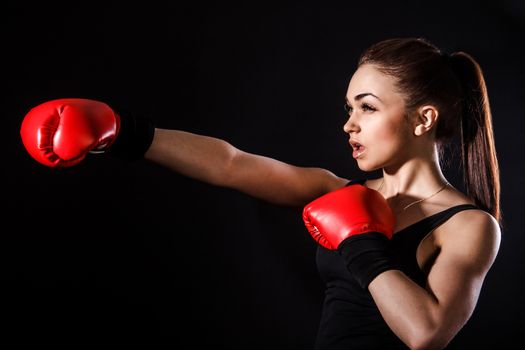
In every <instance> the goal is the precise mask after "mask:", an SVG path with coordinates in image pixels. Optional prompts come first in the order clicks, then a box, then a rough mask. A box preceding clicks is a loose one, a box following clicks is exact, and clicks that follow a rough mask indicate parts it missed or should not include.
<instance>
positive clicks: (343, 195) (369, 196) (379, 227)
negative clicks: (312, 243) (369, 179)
mask: <svg viewBox="0 0 525 350" xmlns="http://www.w3.org/2000/svg"><path fill="white" fill-rule="evenodd" d="M303 220H304V224H305V226H306V228H307V229H308V231H309V232H310V234H311V235H312V237H313V238H314V239H315V240H316V241H317V242H319V244H320V245H322V246H323V247H325V248H327V249H331V250H336V249H337V248H338V247H339V245H340V244H341V242H343V241H344V240H345V239H346V238H348V237H351V236H354V235H358V234H361V233H366V232H380V233H382V234H384V235H385V236H386V237H387V238H388V239H390V238H392V233H393V229H394V225H395V217H394V214H393V213H392V210H391V209H390V206H389V205H388V203H387V201H386V200H385V199H384V197H383V196H382V195H381V194H380V193H379V192H377V191H375V190H372V189H370V188H368V187H366V186H363V185H359V184H353V185H350V186H346V187H343V188H340V189H338V190H335V191H333V192H330V193H327V194H325V195H324V196H321V197H319V198H317V199H315V200H314V201H313V202H311V203H310V204H308V205H307V206H306V207H304V210H303Z"/></svg>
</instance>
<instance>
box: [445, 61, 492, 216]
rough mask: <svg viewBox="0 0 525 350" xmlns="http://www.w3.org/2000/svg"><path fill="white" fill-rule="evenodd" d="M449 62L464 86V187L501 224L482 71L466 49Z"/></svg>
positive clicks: (462, 131)
mask: <svg viewBox="0 0 525 350" xmlns="http://www.w3.org/2000/svg"><path fill="white" fill-rule="evenodd" d="M448 63H449V65H450V67H451V68H452V71H453V72H454V73H455V74H456V76H457V77H458V79H459V81H460V83H461V86H462V90H463V94H462V95H463V96H462V97H463V98H462V100H461V101H462V102H461V104H462V105H461V123H460V130H461V162H462V165H463V181H464V184H465V191H466V194H467V196H469V197H470V198H472V199H473V200H474V201H475V203H476V205H477V206H478V207H480V208H481V209H483V210H485V211H487V212H489V213H491V214H492V215H493V216H494V218H496V220H497V221H498V223H499V224H500V226H502V214H501V208H500V180H499V166H498V159H497V156H496V148H495V143H494V132H493V128H492V114H491V111H490V105H489V98H488V94H487V86H486V84H485V79H484V78H483V72H482V70H481V67H480V66H479V64H478V63H477V62H476V60H475V59H474V58H472V56H470V55H469V54H467V53H465V52H457V53H454V54H452V55H450V56H448Z"/></svg>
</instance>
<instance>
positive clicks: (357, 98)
mask: <svg viewBox="0 0 525 350" xmlns="http://www.w3.org/2000/svg"><path fill="white" fill-rule="evenodd" d="M368 95H370V96H373V97H375V98H377V99H378V100H379V101H381V99H380V98H379V97H377V96H376V95H374V94H373V93H371V92H364V93H362V94H359V95H356V96H355V97H354V100H356V101H359V100H361V99H362V98H363V97H365V96H368ZM345 100H346V102H350V101H348V98H347V97H346V96H345ZM381 102H383V101H381Z"/></svg>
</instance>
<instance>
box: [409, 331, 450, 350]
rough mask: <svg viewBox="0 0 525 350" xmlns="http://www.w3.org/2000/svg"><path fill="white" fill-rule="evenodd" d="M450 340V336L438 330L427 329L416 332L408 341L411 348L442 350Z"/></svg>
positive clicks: (414, 349) (417, 349)
mask: <svg viewBox="0 0 525 350" xmlns="http://www.w3.org/2000/svg"><path fill="white" fill-rule="evenodd" d="M449 342H450V338H449V337H446V336H445V335H444V334H442V333H441V332H439V331H437V330H427V331H422V332H418V333H416V334H414V335H413V336H412V338H411V339H409V341H408V342H407V344H406V345H407V346H408V347H409V348H410V349H411V350H441V349H444V348H445V347H446V346H447V344H448V343H449Z"/></svg>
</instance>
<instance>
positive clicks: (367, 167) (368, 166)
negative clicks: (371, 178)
mask: <svg viewBox="0 0 525 350" xmlns="http://www.w3.org/2000/svg"><path fill="white" fill-rule="evenodd" d="M357 166H358V167H359V170H362V171H365V172H373V171H376V170H380V169H383V165H382V163H376V162H374V163H372V162H369V161H367V160H365V159H360V160H357Z"/></svg>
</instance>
